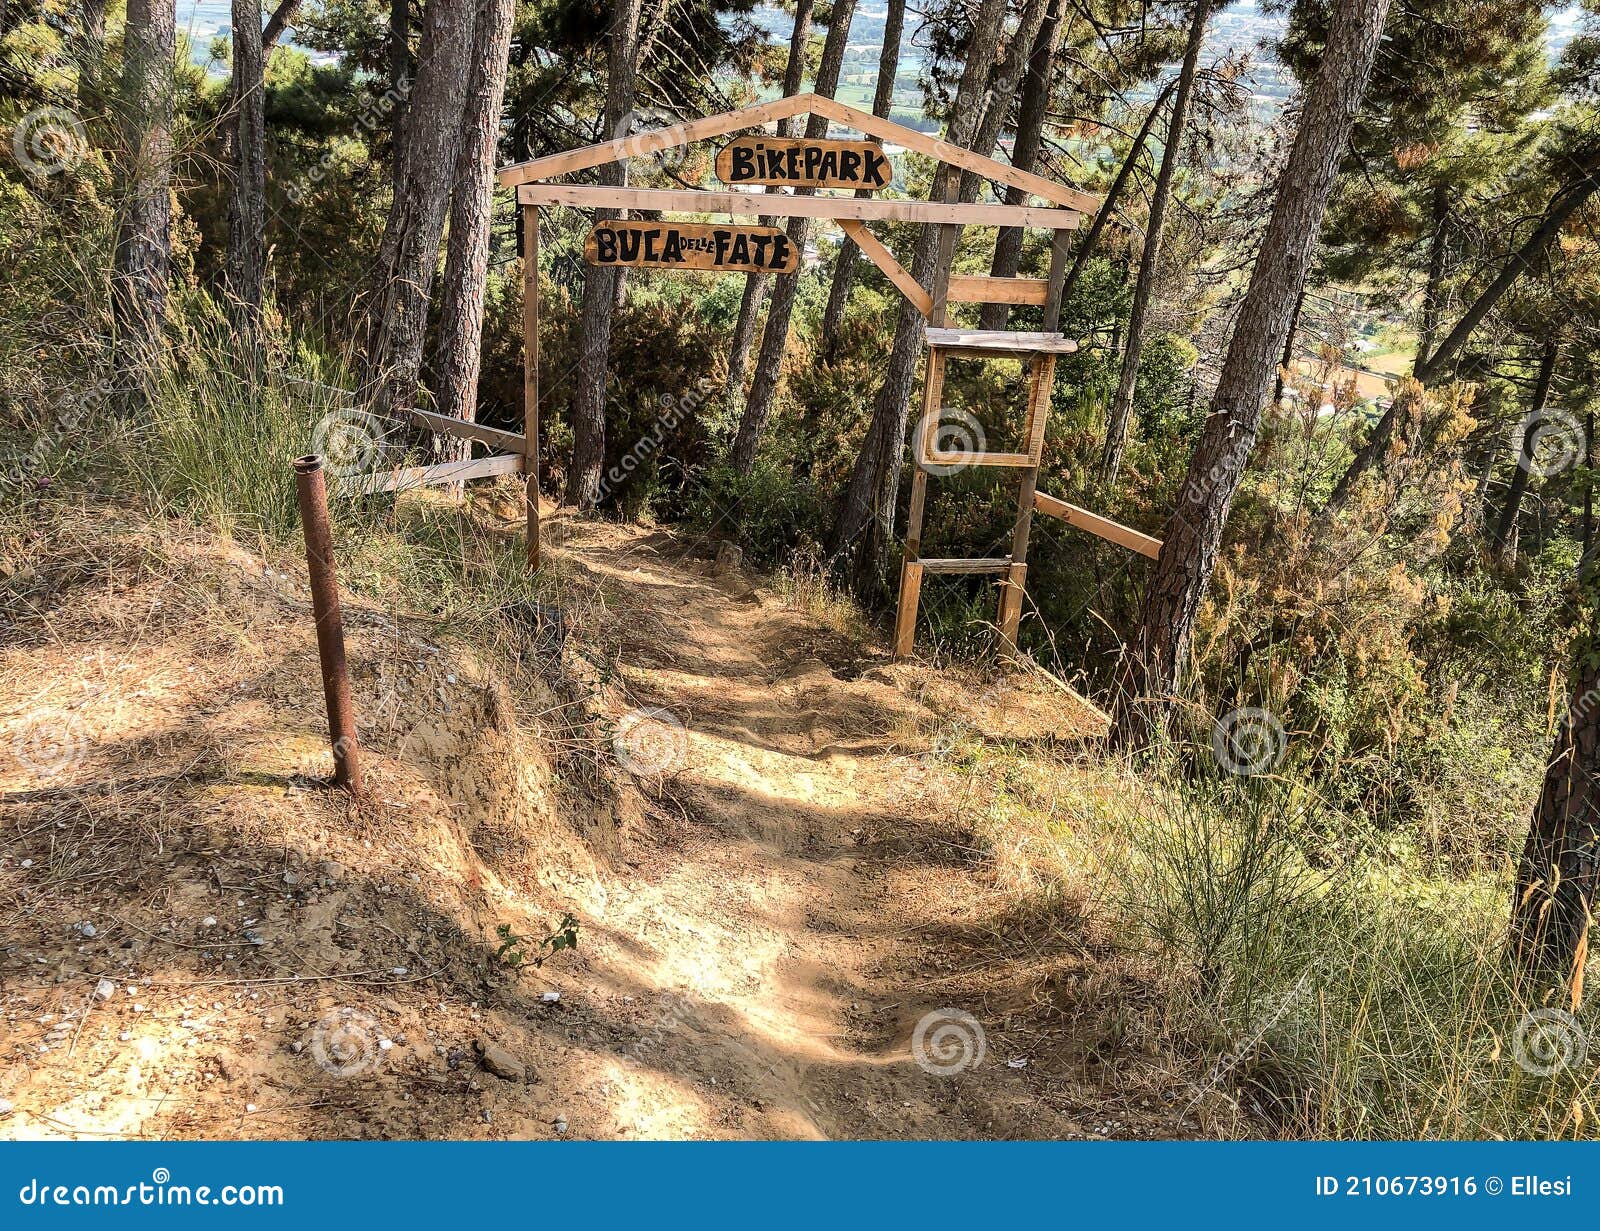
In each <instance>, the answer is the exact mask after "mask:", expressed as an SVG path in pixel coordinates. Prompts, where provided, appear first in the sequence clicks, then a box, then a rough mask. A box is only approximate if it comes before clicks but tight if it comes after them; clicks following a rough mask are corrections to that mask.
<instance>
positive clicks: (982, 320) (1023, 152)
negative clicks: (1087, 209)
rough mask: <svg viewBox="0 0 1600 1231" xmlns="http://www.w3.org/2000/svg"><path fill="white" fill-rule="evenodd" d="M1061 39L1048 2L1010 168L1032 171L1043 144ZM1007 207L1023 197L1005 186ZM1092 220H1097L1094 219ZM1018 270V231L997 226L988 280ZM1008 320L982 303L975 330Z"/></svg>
mask: <svg viewBox="0 0 1600 1231" xmlns="http://www.w3.org/2000/svg"><path fill="white" fill-rule="evenodd" d="M1060 37H1061V3H1060V0H1051V3H1050V7H1049V8H1048V9H1047V10H1046V11H1045V16H1044V23H1043V24H1042V25H1041V26H1040V27H1039V30H1038V33H1036V34H1035V35H1034V37H1033V46H1032V48H1030V49H1029V52H1028V78H1027V82H1026V84H1025V85H1024V86H1023V89H1022V101H1021V102H1020V103H1018V104H1017V134H1016V140H1015V141H1014V142H1013V143H1012V146H1011V165H1012V166H1014V167H1016V168H1018V169H1019V170H1022V171H1032V170H1033V169H1034V168H1035V167H1036V166H1037V165H1038V162H1039V150H1040V148H1041V147H1042V146H1043V144H1044V121H1045V117H1046V116H1047V115H1048V114H1049V112H1050V92H1051V86H1052V84H1053V79H1054V76H1055V72H1054V69H1055V54H1056V42H1057V40H1058V39H1059V38H1060ZM1005 202H1006V204H1007V205H1024V204H1026V203H1027V194H1026V193H1025V192H1024V191H1023V190H1022V189H1020V188H1016V187H1012V186H1008V187H1007V188H1006V195H1005ZM1096 221H1097V222H1098V221H1099V218H1098V216H1097V217H1096ZM1021 268H1022V228H1021V227H1001V228H1000V233H999V234H998V235H997V236H996V237H995V241H994V260H992V261H991V262H990V263H989V276H990V277H991V278H1015V277H1016V276H1017V271H1018V270H1020V269H1021ZM1010 319H1011V305H1010V304H1003V303H986V304H984V305H983V307H982V308H980V309H979V310H978V328H979V329H1004V328H1005V327H1006V325H1007V323H1008V322H1009V321H1010Z"/></svg>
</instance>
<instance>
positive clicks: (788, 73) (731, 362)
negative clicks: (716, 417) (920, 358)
mask: <svg viewBox="0 0 1600 1231" xmlns="http://www.w3.org/2000/svg"><path fill="white" fill-rule="evenodd" d="M902 2H903V0H902ZM812 8H813V0H798V3H797V4H796V5H795V10H794V25H793V26H792V27H791V28H790V31H789V58H788V59H787V60H786V61H784V65H783V93H784V96H785V97H788V96H790V95H793V94H798V93H800V86H801V83H802V82H804V80H805V72H806V42H807V40H808V39H810V37H811V11H812ZM794 120H795V117H793V116H785V117H784V118H783V119H781V120H779V121H778V135H779V136H780V137H789V136H793V135H794ZM766 191H767V192H775V191H777V190H776V189H773V188H768V189H766ZM776 221H777V220H776V219H774V218H765V217H764V218H761V219H760V222H761V225H762V226H764V227H770V226H773V225H775V224H776ZM768 284H769V279H768V278H767V275H766V274H750V275H748V276H747V277H746V278H745V280H744V295H743V296H742V297H741V298H740V300H739V319H738V321H737V322H735V324H734V327H733V341H732V344H731V345H730V346H729V349H728V382H727V385H726V387H725V392H726V395H727V398H728V400H729V401H730V402H733V401H735V400H736V399H737V398H738V397H739V395H740V394H741V393H743V392H744V373H745V369H746V368H747V367H748V366H749V365H750V348H751V347H752V346H754V345H755V340H756V322H757V321H758V320H760V319H761V305H762V304H763V303H764V302H766V298H767V288H768Z"/></svg>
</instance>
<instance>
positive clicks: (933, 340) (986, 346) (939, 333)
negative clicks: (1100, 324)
mask: <svg viewBox="0 0 1600 1231" xmlns="http://www.w3.org/2000/svg"><path fill="white" fill-rule="evenodd" d="M927 339H928V345H929V346H937V347H938V348H939V349H940V350H942V351H945V352H946V353H947V354H955V355H991V354H1002V355H1004V354H1011V355H1070V354H1072V352H1073V351H1075V350H1077V349H1078V343H1077V342H1076V341H1075V340H1073V339H1072V338H1069V337H1067V336H1066V335H1065V334H1061V333H1029V332H1026V331H1021V330H1010V329H933V328H929V329H928V330H927Z"/></svg>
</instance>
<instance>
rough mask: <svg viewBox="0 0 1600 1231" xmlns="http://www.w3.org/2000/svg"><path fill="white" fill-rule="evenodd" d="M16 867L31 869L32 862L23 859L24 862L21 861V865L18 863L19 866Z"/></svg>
mask: <svg viewBox="0 0 1600 1231" xmlns="http://www.w3.org/2000/svg"><path fill="white" fill-rule="evenodd" d="M17 866H18V867H19V868H31V867H33V860H31V859H24V860H23V861H22V862H21V863H19V864H18V865H17Z"/></svg>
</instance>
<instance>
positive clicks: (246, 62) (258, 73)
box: [228, 0, 267, 356]
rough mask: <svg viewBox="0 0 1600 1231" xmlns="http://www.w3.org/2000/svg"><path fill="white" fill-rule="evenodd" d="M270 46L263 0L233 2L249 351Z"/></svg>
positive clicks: (240, 282)
mask: <svg viewBox="0 0 1600 1231" xmlns="http://www.w3.org/2000/svg"><path fill="white" fill-rule="evenodd" d="M265 59H266V48H265V46H264V45H263V43H262V38H261V0H233V91H232V107H233V190H232V194H231V196H230V198H229V202H228V309H229V314H230V315H231V316H232V317H233V322H234V328H235V329H236V330H237V331H238V333H239V334H240V335H241V339H242V341H243V343H244V346H245V350H246V351H247V353H248V354H249V355H251V356H254V354H255V351H256V348H257V347H258V346H259V345H260V343H261V288H262V284H263V282H264V281H265V280H266V264H267V241H266V226H267V130H266V124H267V121H266V85H265V82H264V80H263V72H264V61H265Z"/></svg>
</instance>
